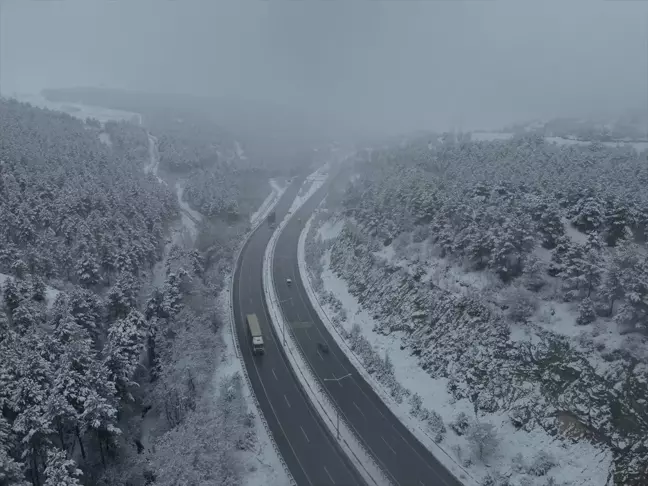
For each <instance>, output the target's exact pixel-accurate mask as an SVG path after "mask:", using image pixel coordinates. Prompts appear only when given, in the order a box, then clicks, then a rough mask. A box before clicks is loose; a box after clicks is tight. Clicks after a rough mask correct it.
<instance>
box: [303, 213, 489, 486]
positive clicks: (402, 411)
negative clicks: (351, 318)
mask: <svg viewBox="0 0 648 486" xmlns="http://www.w3.org/2000/svg"><path fill="white" fill-rule="evenodd" d="M314 219H315V215H313V216H311V217H310V219H309V220H308V222H307V223H306V225H305V227H304V229H303V230H302V232H301V234H300V235H299V244H298V246H297V260H298V266H299V274H300V277H301V279H302V282H303V284H304V288H305V289H306V293H307V294H308V298H309V299H310V301H311V303H312V304H313V308H314V309H315V311H316V312H317V314H318V315H319V317H320V319H321V320H322V322H323V323H324V325H325V326H326V328H327V329H328V331H329V334H330V335H331V336H332V337H333V339H335V342H336V343H337V345H338V346H339V347H340V349H342V351H343V352H344V353H345V354H346V355H347V357H348V358H349V361H351V362H352V363H353V364H354V365H355V368H356V371H357V372H358V373H359V374H360V375H362V377H363V378H364V379H365V380H366V381H367V383H369V384H370V385H371V387H372V388H373V389H374V391H375V392H376V393H377V394H378V396H379V397H380V398H381V399H382V401H383V402H384V403H385V405H387V406H388V407H389V409H390V410H391V411H392V413H393V414H394V415H395V416H396V417H398V419H399V420H400V421H401V422H402V423H403V425H405V426H406V427H407V428H408V429H409V430H410V432H412V434H414V436H415V437H416V438H417V439H418V440H419V441H420V442H421V443H422V444H423V445H424V446H425V447H426V448H427V449H428V450H429V451H430V452H431V453H432V454H433V455H434V457H436V458H437V459H438V460H439V461H440V462H441V463H442V464H443V465H444V466H445V467H446V469H448V470H449V471H451V472H452V473H453V474H454V476H455V477H457V478H460V479H461V482H462V483H463V484H465V485H466V486H477V484H478V482H477V480H476V479H475V478H473V477H472V476H471V475H470V473H468V471H466V469H464V468H463V467H462V466H461V465H460V464H459V463H458V462H457V461H455V460H454V459H453V458H452V456H450V454H448V452H446V450H445V449H443V447H441V446H440V445H439V444H437V443H436V442H434V440H433V439H432V436H431V435H430V434H429V433H428V432H427V431H425V430H424V429H423V428H422V427H421V425H420V422H419V423H417V422H416V421H414V420H413V419H412V417H411V416H410V414H409V413H408V411H407V405H406V404H400V405H399V404H398V403H396V401H394V399H393V398H392V397H391V395H390V394H389V393H388V392H387V391H386V390H385V388H384V387H383V386H382V385H381V384H380V383H379V382H378V380H376V379H375V378H374V377H373V376H372V375H370V374H369V373H368V372H367V370H366V368H365V367H364V365H363V364H362V362H361V361H360V360H359V359H358V357H357V355H356V354H355V353H354V352H353V351H352V350H351V348H350V347H349V345H348V343H347V341H346V339H344V337H343V336H342V335H341V334H340V331H339V330H338V329H337V327H335V326H334V325H333V323H332V322H331V319H330V318H329V316H328V314H327V313H326V311H325V310H324V308H323V307H322V305H321V303H320V301H319V299H318V297H317V294H316V293H315V290H314V289H313V285H312V282H311V277H310V272H309V270H308V267H307V264H306V237H307V235H308V232H309V231H310V228H311V225H312V223H313V221H314Z"/></svg>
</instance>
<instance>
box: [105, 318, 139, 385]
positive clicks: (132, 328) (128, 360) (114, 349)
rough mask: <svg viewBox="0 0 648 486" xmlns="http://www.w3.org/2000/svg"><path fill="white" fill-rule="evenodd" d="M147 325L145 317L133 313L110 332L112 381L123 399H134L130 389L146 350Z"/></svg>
mask: <svg viewBox="0 0 648 486" xmlns="http://www.w3.org/2000/svg"><path fill="white" fill-rule="evenodd" d="M146 333H147V323H146V320H145V319H144V316H143V315H142V314H141V313H139V312H137V311H131V312H130V313H129V314H128V316H126V317H125V318H124V319H119V320H117V321H115V322H114V323H113V324H112V326H111V327H110V330H109V331H108V342H109V344H108V346H109V347H108V353H107V356H108V359H107V363H106V364H107V366H108V369H109V374H110V379H111V381H112V382H113V383H115V386H116V388H117V392H118V394H119V395H120V396H121V397H124V398H132V397H131V396H130V393H129V392H128V388H129V387H130V386H131V385H132V381H131V379H132V377H133V374H134V373H135V369H136V368H137V365H138V364H139V359H140V355H141V353H142V351H143V349H144V345H145V340H146Z"/></svg>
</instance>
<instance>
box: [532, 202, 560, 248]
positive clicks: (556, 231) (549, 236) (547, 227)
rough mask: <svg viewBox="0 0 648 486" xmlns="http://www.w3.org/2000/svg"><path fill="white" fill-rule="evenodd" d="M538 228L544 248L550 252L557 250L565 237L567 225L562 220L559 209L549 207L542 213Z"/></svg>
mask: <svg viewBox="0 0 648 486" xmlns="http://www.w3.org/2000/svg"><path fill="white" fill-rule="evenodd" d="M537 227H538V232H539V233H540V236H541V237H542V246H543V247H544V248H547V249H548V250H551V249H553V248H555V247H556V245H557V244H558V242H559V241H560V239H561V238H562V237H563V236H564V235H565V225H564V224H563V222H562V219H561V218H560V212H559V209H558V207H556V206H554V205H551V206H549V207H548V208H547V209H546V210H545V211H544V212H543V213H542V216H541V217H540V221H539V223H538V226H537Z"/></svg>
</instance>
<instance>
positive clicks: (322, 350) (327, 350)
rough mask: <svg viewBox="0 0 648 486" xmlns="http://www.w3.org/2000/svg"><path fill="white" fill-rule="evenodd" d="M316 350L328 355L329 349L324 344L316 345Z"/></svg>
mask: <svg viewBox="0 0 648 486" xmlns="http://www.w3.org/2000/svg"><path fill="white" fill-rule="evenodd" d="M317 349H319V350H320V351H321V352H322V353H324V354H328V352H329V347H328V344H326V343H317Z"/></svg>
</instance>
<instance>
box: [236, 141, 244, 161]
mask: <svg viewBox="0 0 648 486" xmlns="http://www.w3.org/2000/svg"><path fill="white" fill-rule="evenodd" d="M234 151H235V152H236V156H237V157H238V158H239V159H240V160H247V157H246V156H245V152H243V147H241V144H240V143H239V142H238V140H234Z"/></svg>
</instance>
